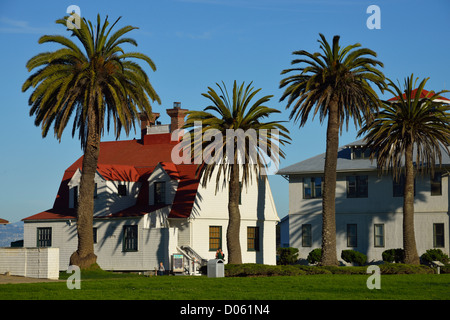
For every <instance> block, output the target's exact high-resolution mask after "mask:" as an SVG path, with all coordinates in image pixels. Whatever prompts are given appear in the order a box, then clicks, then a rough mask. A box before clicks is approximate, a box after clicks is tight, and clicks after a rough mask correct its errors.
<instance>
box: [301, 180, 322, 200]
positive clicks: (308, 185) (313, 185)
mask: <svg viewBox="0 0 450 320" xmlns="http://www.w3.org/2000/svg"><path fill="white" fill-rule="evenodd" d="M322 183H323V179H322V177H311V178H304V179H303V199H313V198H322Z"/></svg>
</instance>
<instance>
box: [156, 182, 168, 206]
mask: <svg viewBox="0 0 450 320" xmlns="http://www.w3.org/2000/svg"><path fill="white" fill-rule="evenodd" d="M165 189H166V183H165V182H164V181H160V182H155V190H154V192H155V198H154V199H155V204H164V203H166V193H165Z"/></svg>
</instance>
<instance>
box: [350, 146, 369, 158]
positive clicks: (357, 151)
mask: <svg viewBox="0 0 450 320" xmlns="http://www.w3.org/2000/svg"><path fill="white" fill-rule="evenodd" d="M369 158H370V149H366V150H364V148H362V147H353V148H352V159H353V160H355V159H369Z"/></svg>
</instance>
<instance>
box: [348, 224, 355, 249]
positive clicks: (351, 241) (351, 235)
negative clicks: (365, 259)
mask: <svg viewBox="0 0 450 320" xmlns="http://www.w3.org/2000/svg"><path fill="white" fill-rule="evenodd" d="M357 238H358V237H357V228H356V224H348V225H347V247H357V246H358V241H357Z"/></svg>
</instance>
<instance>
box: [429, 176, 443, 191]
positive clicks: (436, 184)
mask: <svg viewBox="0 0 450 320" xmlns="http://www.w3.org/2000/svg"><path fill="white" fill-rule="evenodd" d="M436 180H438V181H436ZM433 186H434V188H435V189H437V191H438V192H436V190H434V191H433ZM430 193H431V196H433V197H435V196H442V173H441V172H435V173H434V175H430Z"/></svg>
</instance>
